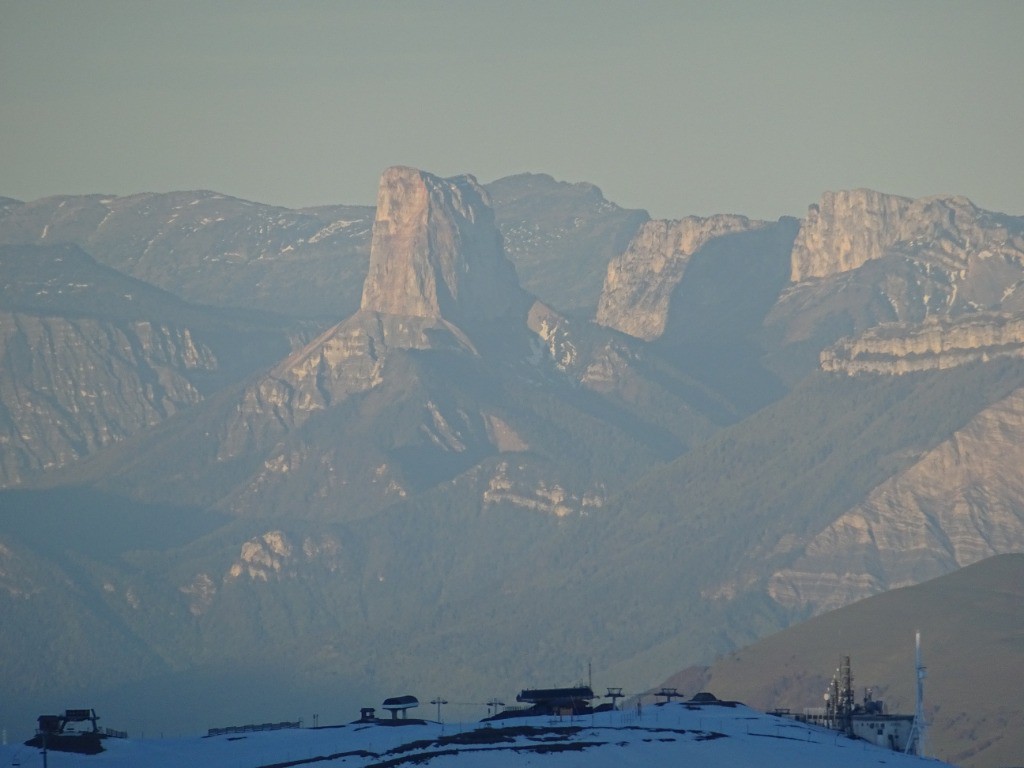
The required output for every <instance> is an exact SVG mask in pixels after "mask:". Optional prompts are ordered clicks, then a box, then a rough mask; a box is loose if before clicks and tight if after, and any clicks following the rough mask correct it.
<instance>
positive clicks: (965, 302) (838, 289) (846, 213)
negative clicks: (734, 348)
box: [765, 189, 1024, 373]
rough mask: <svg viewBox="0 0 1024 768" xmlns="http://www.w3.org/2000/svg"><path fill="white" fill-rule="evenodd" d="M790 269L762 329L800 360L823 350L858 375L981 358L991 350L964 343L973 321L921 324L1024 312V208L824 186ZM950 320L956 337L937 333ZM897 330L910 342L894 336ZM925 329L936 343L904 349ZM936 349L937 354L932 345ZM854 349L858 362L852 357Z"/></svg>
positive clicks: (832, 365)
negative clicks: (1013, 210)
mask: <svg viewBox="0 0 1024 768" xmlns="http://www.w3.org/2000/svg"><path fill="white" fill-rule="evenodd" d="M790 276H791V279H792V283H791V285H790V286H789V288H787V289H786V290H785V291H784V292H783V293H782V294H781V295H780V296H779V299H778V301H777V302H776V304H775V306H774V307H773V308H772V310H771V312H770V313H769V315H768V317H767V318H766V321H765V327H766V329H767V331H768V333H769V335H771V336H774V337H776V338H779V339H780V340H781V341H782V343H783V345H785V346H786V347H788V348H789V349H792V350H799V354H800V355H801V357H802V356H803V355H805V354H806V358H805V359H804V360H802V361H801V365H804V364H809V365H808V367H810V365H813V364H814V363H815V362H817V361H818V360H817V359H818V356H819V353H821V351H822V350H827V351H826V352H825V353H824V354H823V355H822V356H821V362H822V364H823V365H824V367H825V368H826V369H828V370H847V371H848V372H851V373H852V372H860V371H870V370H873V371H874V372H888V373H899V372H902V371H907V370H920V369H923V368H939V367H948V366H949V365H951V364H956V363H955V362H954V361H956V360H961V361H962V362H971V361H974V360H979V359H985V358H986V357H987V356H990V355H991V353H992V350H991V349H985V348H981V347H979V348H977V349H974V350H968V349H967V348H966V347H964V346H963V345H964V343H965V340H966V337H967V336H969V335H970V333H973V332H974V330H968V327H967V326H964V327H963V328H958V326H956V325H955V324H954V325H946V324H943V323H942V322H939V323H938V324H937V325H926V326H923V327H921V328H918V326H919V325H920V324H921V323H925V321H928V322H929V323H931V322H933V321H932V320H931V318H933V317H939V318H946V319H958V318H967V317H969V316H972V315H975V314H979V313H1003V314H1005V315H1006V316H1007V317H1011V316H1015V315H1017V314H1020V313H1021V312H1024V291H1022V290H1021V287H1022V286H1024V217H1019V216H1018V217H1015V216H1007V215H1004V214H1000V213H994V212H990V211H985V210H982V209H979V208H978V207H977V206H975V205H973V204H972V203H971V202H970V201H969V200H967V199H966V198H963V197H927V198H920V199H917V200H912V199H910V198H905V197H898V196H895V195H885V194H881V193H878V192H873V191H871V190H863V189H859V190H851V191H844V192H829V193H826V194H825V195H823V197H822V199H821V202H820V203H819V204H818V205H814V206H811V209H810V210H809V212H808V216H807V218H806V219H805V220H804V221H803V222H802V223H801V226H800V231H799V232H798V234H797V237H796V240H795V242H794V245H793V249H792V253H791V258H790ZM980 319H981V324H984V323H985V322H987V321H986V320H985V319H984V318H980ZM883 325H887V326H891V327H889V328H887V329H882V328H879V326H883ZM900 328H902V331H900V330H899V329H900ZM974 328H975V330H976V329H977V326H974ZM876 329H877V330H876ZM947 330H948V331H949V332H950V333H952V334H954V338H950V339H948V340H946V341H943V342H938V343H937V344H936V343H934V342H935V339H936V334H937V333H939V332H944V331H947ZM898 335H902V336H904V337H906V340H905V341H904V342H899V341H897V339H896V337H897V336H898ZM984 335H985V334H984V333H981V334H980V336H979V342H980V343H981V344H982V345H984V341H983V338H982V337H984ZM925 338H929V339H931V340H932V341H930V342H928V344H929V345H930V346H931V347H932V350H931V351H930V352H928V353H926V354H922V355H919V356H917V357H915V358H913V359H911V358H910V357H908V356H907V350H908V349H909V348H911V347H914V346H915V345H919V344H920V343H921V341H922V339H925ZM840 339H844V340H843V341H841V342H840ZM837 342H839V343H838V344H837ZM832 345H836V346H835V347H834V348H833V349H828V348H829V347H832ZM901 346H902V347H904V348H905V349H901V348H900V347H901ZM968 346H969V347H971V346H973V343H970V344H968ZM940 347H941V348H943V349H944V350H945V353H944V354H943V355H942V356H941V359H940V357H939V356H938V355H937V354H936V352H935V350H937V349H939V348H940ZM851 355H853V356H854V357H856V358H857V360H856V361H855V362H853V363H852V364H850V365H847V361H848V360H849V358H850V356H851ZM872 358H874V359H876V360H877V361H878V365H874V364H872V363H870V359H872ZM893 361H898V363H897V362H893Z"/></svg>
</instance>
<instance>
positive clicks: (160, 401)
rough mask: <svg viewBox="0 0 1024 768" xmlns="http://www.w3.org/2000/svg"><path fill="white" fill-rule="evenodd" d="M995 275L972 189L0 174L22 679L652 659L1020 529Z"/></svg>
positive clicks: (538, 673)
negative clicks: (718, 198) (635, 199)
mask: <svg viewBox="0 0 1024 768" xmlns="http://www.w3.org/2000/svg"><path fill="white" fill-rule="evenodd" d="M1021 285H1024V217H1014V216H1008V215H1004V214H999V213H994V212H988V211H983V210H980V209H978V208H976V207H975V206H974V205H973V204H971V203H970V202H969V201H967V200H965V199H963V198H959V197H934V198H924V199H919V200H911V199H908V198H903V197H899V196H895V195H887V194H883V193H878V192H874V191H869V190H850V191H843V192H835V193H825V194H824V195H823V196H822V198H821V200H820V201H819V202H818V203H817V204H814V205H812V206H810V208H809V209H808V212H807V215H806V217H804V218H803V219H799V220H798V219H791V218H784V219H781V220H779V221H774V222H767V221H755V220H751V219H748V218H746V217H744V216H740V215H733V214H722V215H716V216H710V217H692V216H691V217H684V218H680V219H678V220H651V219H650V218H649V216H647V214H646V213H644V212H643V211H628V210H623V209H621V208H619V207H618V206H616V205H615V204H613V203H611V202H609V201H607V200H605V199H604V197H603V195H602V194H601V193H600V191H599V190H598V189H597V188H596V187H593V186H592V185H587V184H566V183H562V182H556V181H555V180H553V179H551V178H550V177H548V176H543V175H538V174H526V175H522V176H514V177H509V178H507V179H501V180H498V181H495V182H493V183H492V184H489V185H482V184H480V183H479V182H478V181H477V180H476V179H474V178H473V177H471V176H461V177H455V178H450V179H442V178H439V177H437V176H434V175H432V174H429V173H426V172H424V171H420V170H417V169H412V168H404V167H396V168H391V169H387V170H386V171H385V172H384V173H383V175H382V178H381V184H380V187H379V189H378V196H377V201H376V206H375V207H370V206H333V207H323V208H317V209H306V210H300V211H290V210H286V209H281V208H274V207H271V206H263V205H259V204H257V203H251V202H247V201H241V200H236V199H233V198H229V197H225V196H223V195H218V194H215V193H212V192H179V193H172V194H166V195H155V194H147V195H135V196H131V197H125V198H121V197H113V196H102V195H91V196H79V197H57V198H47V199H44V200H39V201H35V202H28V203H22V202H19V201H13V200H9V199H3V200H0V485H2V487H3V488H4V490H3V491H2V492H0V504H2V506H3V509H4V514H3V516H2V519H0V587H2V589H0V613H2V615H3V616H4V617H5V624H6V625H7V626H17V627H19V631H18V632H17V633H4V635H3V636H2V637H0V665H2V669H3V676H4V679H5V680H6V681H9V682H8V685H9V686H10V690H13V691H16V692H17V695H16V696H14V697H12V698H10V700H9V701H10V703H9V704H8V707H10V711H11V712H16V713H18V714H17V716H18V717H19V718H20V719H19V723H18V724H17V726H18V727H22V726H23V724H24V722H25V721H26V720H27V719H28V718H29V716H32V713H34V712H35V710H37V709H38V710H39V711H42V710H43V709H46V708H53V707H54V706H60V703H59V702H53V701H52V698H53V696H54V695H55V693H54V692H60V694H61V695H62V696H63V697H75V696H79V697H82V696H88V697H89V699H90V701H94V702H96V704H95V706H97V707H100V706H106V705H109V706H110V707H121V708H122V709H121V710H120V711H122V712H130V713H132V714H131V717H133V718H137V719H138V720H137V722H136V723H134V724H133V723H126V725H128V727H129V729H130V730H132V729H134V730H138V727H137V726H138V725H139V724H144V723H146V722H151V721H152V720H159V721H161V722H165V723H167V724H168V727H175V728H180V729H195V728H199V727H204V726H205V725H207V724H208V723H209V721H211V720H214V719H223V718H224V717H225V716H226V713H227V712H228V711H230V710H231V709H232V707H235V706H238V705H239V704H240V703H241V704H243V706H245V707H249V708H251V709H253V710H257V709H258V710H260V711H263V710H265V709H268V708H272V707H278V708H284V709H286V710H287V711H289V712H291V711H295V708H298V707H307V708H308V707H318V708H324V707H327V706H330V705H331V704H332V703H333V704H335V705H337V703H338V702H344V703H345V705H346V706H347V707H348V708H349V709H351V708H352V707H354V706H357V705H358V702H359V701H361V700H363V699H364V697H366V696H370V695H374V696H376V694H379V693H381V692H393V691H394V690H396V689H403V688H407V687H409V685H410V684H411V683H416V685H417V687H423V688H425V689H430V690H438V691H441V692H444V691H452V690H459V691H465V694H464V695H465V696H466V697H467V701H476V702H482V701H484V700H485V699H486V698H487V697H489V696H492V695H494V694H495V693H498V692H500V691H501V690H505V689H506V688H507V687H509V686H511V687H515V686H520V687H522V686H528V685H544V684H550V683H553V682H554V683H560V682H568V681H572V680H574V679H577V678H579V677H581V676H582V675H583V674H584V670H585V668H587V667H590V666H592V667H594V668H596V669H598V670H600V673H601V676H602V678H604V682H606V683H607V684H608V685H621V686H626V687H627V690H630V691H632V692H639V691H642V690H644V689H646V688H647V687H649V686H650V685H651V683H652V682H653V681H655V680H658V679H662V678H663V677H664V676H665V674H666V672H667V671H671V670H672V669H679V668H682V667H684V666H687V665H689V664H696V663H706V662H707V661H708V660H709V659H711V658H713V657H714V656H715V655H716V654H719V653H722V652H726V651H728V650H731V649H733V648H736V647H739V646H741V645H744V644H746V643H748V642H751V641H753V640H755V639H757V638H759V637H762V636H764V635H766V634H769V633H771V632H774V631H776V630H780V629H782V628H784V627H786V626H789V625H791V624H794V623H796V622H799V621H801V620H804V619H807V618H809V617H811V616H814V615H815V614H818V613H822V612H824V611H827V610H830V609H833V608H837V607H841V606H843V605H847V604H849V603H852V602H854V601H856V600H858V599H861V598H864V597H868V596H870V595H873V594H876V593H880V592H884V591H886V590H889V589H894V588H898V587H902V586H907V585H911V584H916V583H920V582H923V581H925V580H927V579H930V578H933V577H936V576H939V575H942V574H944V573H948V572H950V571H953V570H955V569H957V568H959V567H961V566H965V565H969V564H971V563H974V562H977V561H979V560H981V559H983V558H986V557H989V556H991V555H996V554H1000V553H1007V552H1019V551H1022V548H1024V487H1022V483H1021V475H1020V472H1019V467H1020V466H1021V459H1022V458H1024V457H1022V456H1021V451H1022V449H1021V447H1020V446H1021V445H1024V441H1022V440H1021V439H1020V437H1021V435H1020V432H1021V430H1022V429H1024V421H1022V419H1021V418H1020V415H1021V413H1022V412H1024V389H1022V385H1024V361H1022V357H1024V335H1022V334H1024V320H1022V317H1024V314H1022V313H1024V307H1022V306H1021V303H1020V302H1021V296H1020V293H1021V292H1020V290H1019V288H1020V286H1021ZM26 659H32V660H33V663H31V664H26V663H25V660H26ZM374 692H376V693H374ZM186 700H187V701H188V702H190V704H189V707H187V708H183V707H182V706H181V705H180V702H182V701H186ZM44 705H45V706H44ZM90 706H93V705H92V704H90ZM40 708H42V709H40ZM26 713H28V715H26ZM252 716H253V717H254V718H256V719H266V718H270V717H274V716H275V715H274V714H272V713H268V714H266V715H263V714H257V712H255V711H254V712H253V715H252ZM231 719H237V716H235V715H232V718H231ZM15 725H16V724H15V723H8V727H11V728H13V727H15ZM143 727H144V725H143Z"/></svg>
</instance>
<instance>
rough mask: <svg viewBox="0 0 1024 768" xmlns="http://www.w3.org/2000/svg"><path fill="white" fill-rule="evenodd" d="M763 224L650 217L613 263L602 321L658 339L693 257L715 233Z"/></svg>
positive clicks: (600, 307)
mask: <svg viewBox="0 0 1024 768" xmlns="http://www.w3.org/2000/svg"><path fill="white" fill-rule="evenodd" d="M762 225H763V223H761V222H752V221H750V220H749V219H747V218H746V217H745V216H732V215H725V214H723V215H717V216H711V217H708V218H700V217H696V216H688V217H687V218H685V219H680V220H678V221H674V220H665V219H658V220H653V221H648V222H646V223H645V224H644V225H643V226H641V227H640V230H639V231H638V232H637V234H636V235H635V236H634V237H633V240H632V241H631V242H630V244H629V247H628V248H627V249H626V252H625V253H624V254H622V255H621V256H620V257H618V258H616V259H613V260H612V261H611V263H609V265H608V272H607V275H606V276H605V281H604V289H603V290H602V292H601V299H600V302H599V303H598V307H597V318H596V319H597V322H598V323H599V324H600V325H604V326H606V327H608V328H614V329H616V330H619V331H622V332H623V333H627V334H629V335H630V336H635V337H636V338H639V339H644V340H646V341H651V340H653V339H656V338H658V337H659V336H661V334H662V333H663V332H664V331H665V322H666V319H667V317H668V309H669V302H670V299H671V297H672V292H673V291H674V290H675V288H676V286H677V285H678V284H679V282H680V280H682V279H683V273H684V272H685V271H686V266H687V264H688V263H689V261H690V257H691V256H693V254H694V253H696V252H697V251H698V250H700V249H701V247H703V246H704V244H705V243H707V242H708V241H709V240H711V239H713V238H716V237H720V236H722V235H726V234H730V233H733V232H742V231H745V230H748V229H751V228H755V227H759V226H762Z"/></svg>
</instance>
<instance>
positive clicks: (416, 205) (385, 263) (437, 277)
mask: <svg viewBox="0 0 1024 768" xmlns="http://www.w3.org/2000/svg"><path fill="white" fill-rule="evenodd" d="M517 286H518V282H517V280H516V276H515V269H514V267H513V266H512V263H511V262H510V261H509V260H508V259H507V258H506V257H505V254H504V251H503V250H502V239H501V233H500V232H499V231H498V228H497V226H496V225H495V223H494V213H493V211H491V208H490V205H489V203H488V200H487V193H486V192H485V191H484V190H483V188H482V187H481V186H480V185H479V184H477V182H476V179H474V178H473V177H472V176H459V177H456V178H453V179H440V178H438V177H436V176H433V175H431V174H429V173H424V172H422V171H418V170H415V169H413V168H404V167H395V168H388V169H387V170H386V171H384V174H383V175H382V176H381V181H380V188H379V192H378V195H377V218H376V220H375V221H374V224H373V242H372V245H371V248H370V269H369V274H368V275H367V278H366V282H365V283H364V285H363V299H362V303H361V305H360V308H361V310H362V311H364V312H379V313H381V314H389V315H405V316H410V317H427V318H441V317H444V318H446V319H448V320H451V321H453V322H456V323H458V322H460V321H466V320H474V319H475V320H481V319H482V320H491V319H494V318H496V317H500V316H501V315H503V314H504V313H505V312H507V311H508V309H509V307H510V306H511V298H512V297H511V295H510V294H511V293H513V292H514V290H515V288H517Z"/></svg>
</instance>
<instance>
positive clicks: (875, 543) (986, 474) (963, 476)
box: [769, 390, 1024, 612]
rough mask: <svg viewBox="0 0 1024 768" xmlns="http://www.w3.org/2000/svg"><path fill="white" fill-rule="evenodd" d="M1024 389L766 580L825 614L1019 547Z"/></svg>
mask: <svg viewBox="0 0 1024 768" xmlns="http://www.w3.org/2000/svg"><path fill="white" fill-rule="evenodd" d="M1022 446H1024V390H1017V391H1016V392H1014V393H1013V394H1012V395H1010V396H1009V397H1007V398H1004V399H1003V400H1002V401H1000V402H998V403H996V404H995V405H993V406H991V407H989V408H986V409H985V410H984V411H982V412H981V413H979V414H978V415H977V416H975V417H974V418H973V419H972V420H971V421H970V422H969V423H968V424H967V425H966V426H965V427H964V428H963V429H962V430H959V431H958V432H956V433H954V434H953V436H952V437H951V438H950V439H948V440H946V441H944V442H943V443H941V444H940V445H938V446H936V447H935V448H934V449H932V450H930V451H928V452H927V453H925V454H923V455H922V456H921V457H920V459H919V460H918V461H917V462H916V463H914V464H913V465H912V466H910V467H909V468H908V469H906V470H905V471H904V472H901V473H899V474H897V475H895V476H893V477H892V478H890V479H889V480H887V481H885V482H884V483H882V484H881V485H880V486H878V487H877V488H876V489H875V490H874V491H872V493H871V494H870V495H869V496H868V497H867V498H866V499H865V500H864V501H863V502H862V503H860V504H858V505H857V506H855V507H853V508H852V509H850V510H849V511H848V512H846V513H845V514H843V515H842V516H840V517H839V518H838V519H836V520H835V521H834V522H833V523H832V524H831V525H829V526H828V527H827V528H825V529H824V530H822V531H820V532H819V533H817V534H816V535H814V536H813V537H812V538H811V539H810V540H809V541H808V542H807V544H806V546H805V547H804V549H803V552H802V554H801V555H800V556H799V557H798V558H797V559H796V560H795V561H794V562H793V564H792V565H791V566H789V567H787V568H785V569H782V570H779V571H777V572H776V573H775V574H774V575H773V576H772V577H771V579H770V582H769V594H771V596H772V597H773V598H774V599H775V600H776V601H778V602H779V603H781V604H782V605H785V606H788V607H800V608H810V609H812V610H814V611H815V612H823V611H827V610H831V609H833V608H838V607H840V606H842V605H846V604H848V603H852V602H854V601H855V600H859V599H861V598H864V597H867V596H869V595H872V594H875V593H878V592H884V591H885V590H887V589H894V588H896V587H901V586H907V585H909V584H917V583H920V582H922V581H925V580H927V579H930V578H933V577H935V576H939V575H941V574H943V573H948V572H949V571H952V570H955V569H956V568H959V567H961V566H965V565H970V564H971V563H975V562H977V561H979V560H982V559H984V558H986V557H990V556H992V555H997V554H1003V553H1007V552H1020V551H1021V549H1022V548H1024V477H1022V476H1021V472H1020V466H1021V463H1022V462H1024V448H1022Z"/></svg>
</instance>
